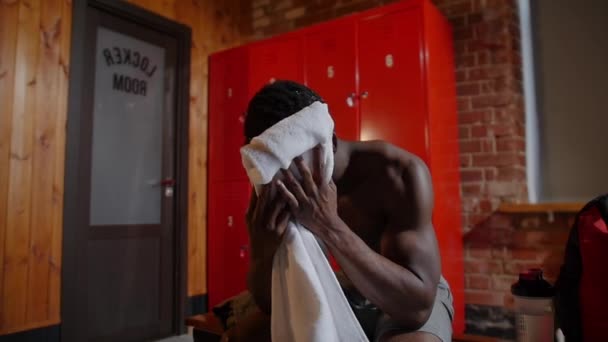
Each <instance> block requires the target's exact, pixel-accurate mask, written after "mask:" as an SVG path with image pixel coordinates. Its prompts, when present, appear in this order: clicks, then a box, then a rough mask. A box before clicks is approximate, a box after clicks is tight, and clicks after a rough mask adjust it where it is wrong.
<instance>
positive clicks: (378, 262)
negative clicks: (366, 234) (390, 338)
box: [325, 220, 436, 329]
mask: <svg viewBox="0 0 608 342" xmlns="http://www.w3.org/2000/svg"><path fill="white" fill-rule="evenodd" d="M337 224H338V225H341V227H340V229H337V230H336V231H337V232H336V233H335V234H332V236H331V237H329V238H328V239H326V240H325V242H326V244H327V245H328V246H329V248H330V250H331V252H332V254H333V255H334V257H335V258H336V259H337V261H338V264H339V265H340V267H341V268H342V269H343V271H344V272H345V273H346V275H347V276H348V277H349V278H350V280H351V281H352V282H353V284H354V285H355V287H356V288H357V289H358V290H359V292H361V294H362V295H363V296H364V297H365V298H367V299H368V300H370V301H371V302H372V303H374V304H375V305H377V306H378V307H379V308H380V309H381V310H382V311H383V312H385V313H386V314H388V315H389V316H391V317H392V318H393V319H395V320H397V321H399V322H400V323H401V324H403V325H404V326H405V327H407V328H411V329H418V328H419V327H420V326H421V325H422V324H424V322H425V321H426V320H427V319H428V316H429V315H430V310H431V309H432V304H433V300H434V298H429V297H430V296H429V290H428V289H429V286H430V284H425V283H424V281H423V280H422V279H420V278H419V277H418V276H417V275H416V274H414V273H413V272H412V271H411V270H409V269H407V268H405V267H402V266H400V265H398V264H396V263H394V262H392V261H391V260H389V259H387V258H385V257H384V256H382V255H380V254H378V253H376V252H375V251H373V250H372V249H371V248H370V247H369V246H367V244H366V243H365V242H364V241H363V240H361V239H360V238H359V237H358V236H357V235H356V234H355V233H353V232H352V231H351V230H350V228H348V226H346V224H345V223H344V222H342V221H341V220H340V222H339V223H337ZM433 286H436V284H434V285H433ZM433 290H434V288H433ZM433 294H434V291H433Z"/></svg>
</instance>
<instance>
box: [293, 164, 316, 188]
mask: <svg viewBox="0 0 608 342" xmlns="http://www.w3.org/2000/svg"><path fill="white" fill-rule="evenodd" d="M293 161H294V163H295V164H296V167H297V168H298V171H300V176H302V184H303V185H304V190H305V191H306V194H307V195H309V196H313V195H315V193H316V190H317V186H316V184H315V181H314V179H313V178H312V173H311V172H310V169H309V168H308V166H307V165H306V163H305V162H304V159H303V158H302V157H297V158H295V159H294V160H293Z"/></svg>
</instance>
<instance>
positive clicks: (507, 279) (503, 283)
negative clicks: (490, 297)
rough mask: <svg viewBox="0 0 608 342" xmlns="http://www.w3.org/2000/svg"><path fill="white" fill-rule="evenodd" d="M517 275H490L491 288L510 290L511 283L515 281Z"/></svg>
mask: <svg viewBox="0 0 608 342" xmlns="http://www.w3.org/2000/svg"><path fill="white" fill-rule="evenodd" d="M517 279H518V277H517V276H512V275H511V276H494V277H492V289H494V290H498V291H510V290H511V285H513V283H516V282H517Z"/></svg>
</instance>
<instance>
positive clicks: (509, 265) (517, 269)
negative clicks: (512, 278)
mask: <svg viewBox="0 0 608 342" xmlns="http://www.w3.org/2000/svg"><path fill="white" fill-rule="evenodd" d="M540 267H541V263H539V262H533V261H510V262H505V264H504V271H505V274H510V275H519V273H521V272H524V271H526V270H528V269H530V268H540Z"/></svg>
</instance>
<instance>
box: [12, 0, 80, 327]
mask: <svg viewBox="0 0 608 342" xmlns="http://www.w3.org/2000/svg"><path fill="white" fill-rule="evenodd" d="M71 11H72V6H71V2H70V1H67V0H65V1H61V0H45V1H2V2H0V334H5V333H10V332H14V331H19V330H27V329H31V328H34V327H39V326H45V325H51V324H56V323H58V322H59V321H60V307H59V301H60V287H61V239H62V210H63V167H64V150H65V120H66V112H67V89H68V75H67V70H68V63H69V52H70V30H71V18H72V15H71Z"/></svg>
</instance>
